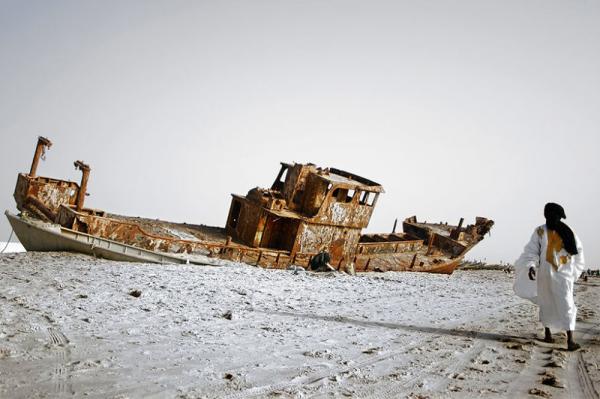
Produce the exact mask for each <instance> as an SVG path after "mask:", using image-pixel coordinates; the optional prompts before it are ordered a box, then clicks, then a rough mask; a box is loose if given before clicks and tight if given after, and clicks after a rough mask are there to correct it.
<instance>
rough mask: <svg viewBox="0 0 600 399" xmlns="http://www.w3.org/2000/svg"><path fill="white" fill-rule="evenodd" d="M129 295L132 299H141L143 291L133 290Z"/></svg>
mask: <svg viewBox="0 0 600 399" xmlns="http://www.w3.org/2000/svg"><path fill="white" fill-rule="evenodd" d="M129 295H131V296H132V297H135V298H139V297H141V296H142V291H140V290H131V291H129Z"/></svg>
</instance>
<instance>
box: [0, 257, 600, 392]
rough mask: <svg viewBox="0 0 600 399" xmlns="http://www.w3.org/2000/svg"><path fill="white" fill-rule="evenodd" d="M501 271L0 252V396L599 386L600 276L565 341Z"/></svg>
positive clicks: (587, 290)
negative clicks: (545, 326)
mask: <svg viewBox="0 0 600 399" xmlns="http://www.w3.org/2000/svg"><path fill="white" fill-rule="evenodd" d="M511 284H512V276H511V275H509V274H506V273H503V272H501V271H458V272H455V273H454V274H453V275H451V276H446V275H433V274H426V273H383V274H366V275H360V276H356V277H351V276H347V275H344V274H337V273H336V274H313V273H306V272H299V273H298V274H294V273H293V272H290V271H273V270H263V269H258V268H254V267H249V266H242V265H231V266H225V267H201V266H159V265H143V264H129V263H119V262H109V261H104V260H100V259H94V258H91V257H87V256H82V255H73V254H59V253H54V254H51V253H21V254H4V255H0V304H1V306H0V311H1V313H0V397H2V398H38V397H40V398H41V397H85V398H142V397H143V398H148V397H150V398H205V397H206V398H212V397H227V398H253V397H257V398H260V397H274V398H287V397H299V398H308V397H356V398H362V397H372V398H402V397H411V398H465V397H466V398H469V397H483V398H500V397H507V398H521V397H538V398H539V397H548V398H550V397H551V398H598V393H597V390H598V387H600V370H599V368H598V367H599V366H598V365H599V364H600V324H599V323H600V321H599V316H598V314H597V313H596V312H597V309H598V305H599V304H600V300H599V293H600V279H597V278H592V279H590V280H589V281H588V282H583V281H580V283H578V285H577V289H576V302H577V304H578V307H579V318H580V321H579V323H578V331H577V334H576V336H577V338H578V340H579V341H580V342H581V344H582V345H583V346H584V350H582V351H579V352H575V353H571V352H566V351H564V350H563V349H562V348H563V347H564V346H565V339H564V337H563V336H562V334H557V335H556V338H557V344H555V345H549V344H543V343H541V342H539V341H538V340H536V336H539V337H541V333H542V331H541V327H540V325H539V324H538V323H537V322H536V320H537V312H536V308H535V307H534V306H533V305H532V304H530V303H529V302H526V301H523V300H521V299H519V298H517V297H516V296H515V295H514V294H513V293H512V289H511ZM135 290H138V291H139V292H138V293H140V294H141V295H139V296H137V297H136V296H133V295H131V293H132V292H133V293H135V292H134V291H135Z"/></svg>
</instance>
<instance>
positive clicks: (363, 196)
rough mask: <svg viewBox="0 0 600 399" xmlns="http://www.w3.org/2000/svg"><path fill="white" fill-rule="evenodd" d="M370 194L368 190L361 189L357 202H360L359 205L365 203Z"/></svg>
mask: <svg viewBox="0 0 600 399" xmlns="http://www.w3.org/2000/svg"><path fill="white" fill-rule="evenodd" d="M370 195H371V193H370V192H368V191H363V192H362V195H361V197H360V201H359V202H360V204H361V205H367V201H368V200H369V196H370Z"/></svg>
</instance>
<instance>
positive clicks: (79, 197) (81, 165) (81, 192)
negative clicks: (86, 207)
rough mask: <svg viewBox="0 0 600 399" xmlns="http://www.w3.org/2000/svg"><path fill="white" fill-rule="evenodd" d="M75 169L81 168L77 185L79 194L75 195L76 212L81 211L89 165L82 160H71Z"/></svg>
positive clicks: (88, 176) (88, 175)
mask: <svg viewBox="0 0 600 399" xmlns="http://www.w3.org/2000/svg"><path fill="white" fill-rule="evenodd" d="M73 165H75V169H79V170H81V184H80V185H79V194H78V195H77V208H76V209H77V212H81V210H82V209H83V202H84V201H85V194H86V191H87V184H88V179H89V178H90V171H91V169H90V167H89V166H88V165H86V164H85V163H83V161H75V162H73Z"/></svg>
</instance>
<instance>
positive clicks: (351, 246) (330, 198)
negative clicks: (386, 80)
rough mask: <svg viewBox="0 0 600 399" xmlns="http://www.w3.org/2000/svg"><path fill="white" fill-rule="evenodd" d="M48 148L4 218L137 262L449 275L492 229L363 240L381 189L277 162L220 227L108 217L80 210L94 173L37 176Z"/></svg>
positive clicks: (429, 229)
mask: <svg viewBox="0 0 600 399" xmlns="http://www.w3.org/2000/svg"><path fill="white" fill-rule="evenodd" d="M50 146H51V142H50V141H49V140H47V139H45V138H43V137H40V138H39V139H38V143H37V146H36V151H35V154H34V158H33V162H32V165H31V170H30V172H29V173H20V174H19V175H18V178H17V184H16V188H15V193H14V197H15V201H16V204H17V208H18V209H19V211H20V212H21V214H20V215H18V216H17V215H8V214H7V216H9V220H11V219H12V220H11V224H13V223H18V222H19V220H18V219H19V218H21V219H23V220H22V221H24V222H27V221H29V222H30V221H31V220H38V221H40V222H42V223H45V226H49V225H52V226H55V227H54V231H56V232H58V234H59V235H60V234H61V232H62V235H63V236H64V237H65V240H68V239H69V238H72V237H73V234H79V235H81V236H82V237H83V235H84V236H87V237H92V238H93V237H96V238H98V239H99V240H105V241H106V242H108V243H110V242H112V243H114V244H113V247H116V246H118V245H117V244H120V245H124V246H126V247H131V248H139V249H140V250H144V251H148V253H145V255H144V256H145V257H143V258H140V259H138V260H139V261H145V262H153V261H155V260H153V259H155V258H154V257H153V256H151V254H152V253H153V254H156V255H158V256H160V254H164V255H168V256H169V258H168V259H170V260H172V259H180V260H182V261H185V262H186V263H199V264H206V262H205V261H206V259H225V260H231V261H237V262H243V263H247V264H251V265H256V266H260V267H264V268H276V269H284V268H287V267H289V266H290V265H298V266H303V267H308V266H309V265H310V262H311V259H312V258H313V257H314V256H315V255H317V254H319V253H321V252H327V253H328V254H329V255H330V259H331V261H330V264H331V266H332V267H333V268H334V269H336V270H344V271H356V272H370V271H416V272H432V273H447V274H448V273H452V272H453V271H454V269H456V267H458V265H459V264H460V262H461V261H462V259H463V257H464V255H465V254H466V253H467V252H468V251H469V250H470V249H471V248H472V247H473V246H475V245H476V244H477V243H478V242H480V241H481V240H482V239H483V238H484V236H485V234H486V233H488V232H489V230H490V229H491V227H492V226H493V221H491V220H489V219H486V218H481V217H478V218H476V220H475V223H474V224H471V225H467V226H463V220H462V219H461V221H460V222H459V224H458V225H455V226H453V225H448V224H446V223H422V222H418V221H417V218H416V217H414V216H413V217H409V218H407V219H405V220H404V221H403V223H402V227H403V232H398V233H397V232H395V224H394V231H393V232H392V233H384V234H363V232H362V230H363V229H364V228H366V227H367V225H368V223H369V220H370V218H371V215H372V213H373V210H374V208H375V206H376V203H377V200H378V198H379V196H380V194H382V193H383V192H384V190H383V187H382V186H381V185H379V184H378V183H375V182H373V181H371V180H368V179H365V178H363V177H360V176H357V175H354V174H351V173H348V172H345V171H342V170H338V169H333V168H327V169H322V168H317V167H316V166H315V165H312V164H287V163H282V164H281V168H280V171H279V174H278V175H277V177H276V179H275V182H274V183H273V185H272V186H271V188H269V189H261V188H254V189H252V190H250V191H249V192H248V193H247V194H246V195H245V196H244V195H236V194H232V198H231V206H230V209H229V214H228V217H227V222H226V226H225V227H211V226H204V225H192V224H186V223H172V222H166V221H160V220H153V219H144V218H137V217H128V216H121V215H115V214H109V213H107V212H105V211H102V210H97V209H91V208H86V207H84V200H85V196H86V191H87V183H88V180H89V175H90V171H91V169H90V167H89V166H88V165H86V164H85V163H83V162H82V161H76V162H75V167H76V168H78V169H80V170H81V171H82V179H81V182H80V183H79V184H78V183H75V182H71V181H66V180H60V179H54V178H46V177H40V176H37V173H36V172H37V167H38V164H39V160H40V158H41V157H42V155H43V154H44V152H45V150H46V149H47V148H49V147H50ZM28 226H29V227H28V228H27V229H24V230H23V229H21V231H17V229H15V232H16V233H17V236H18V237H19V239H20V240H21V242H22V243H23V245H24V246H25V248H26V249H27V250H57V249H56V248H63V247H65V245H66V244H65V245H63V246H62V247H61V246H58V247H57V246H56V245H54V246H52V245H45V244H44V241H43V240H32V239H31V237H29V236H27V235H31V234H32V233H31V229H35V228H36V227H35V223H33V224H32V223H29V225H28ZM32 226H33V227H32ZM28 231H29V233H28ZM23 235H26V236H23ZM53 239H58V238H56V237H54V238H53ZM66 247H67V248H68V247H69V246H68V245H66ZM67 250H73V251H77V252H85V251H78V250H77V249H67ZM103 251H104V252H103V254H97V253H95V255H97V256H101V257H108V258H110V257H111V256H113V255H114V254H112V255H111V254H110V253H109V252H106V251H110V249H106V251H105V250H103ZM86 253H89V251H88V252H86ZM113 258H114V256H113ZM157 259H160V258H157ZM163 259H166V258H163ZM134 260H135V259H134ZM159 263H160V262H159Z"/></svg>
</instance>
